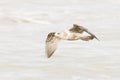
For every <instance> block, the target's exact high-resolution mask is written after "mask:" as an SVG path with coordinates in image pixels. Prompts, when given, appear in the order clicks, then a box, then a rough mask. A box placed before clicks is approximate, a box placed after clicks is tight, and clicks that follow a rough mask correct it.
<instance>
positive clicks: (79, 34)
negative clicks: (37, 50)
mask: <svg viewBox="0 0 120 80" xmlns="http://www.w3.org/2000/svg"><path fill="white" fill-rule="evenodd" d="M85 32H86V33H88V34H89V35H84V34H83V33H85ZM94 38H95V39H97V40H99V39H98V38H97V37H96V36H95V35H94V34H93V33H91V32H90V31H89V30H88V29H86V28H84V27H83V26H80V25H77V24H73V27H72V28H70V29H68V30H66V31H64V32H60V33H57V32H50V33H49V34H48V36H47V39H46V46H45V53H46V55H47V58H50V57H51V56H52V55H53V53H54V52H55V50H56V48H57V45H58V42H59V41H60V40H68V41H75V40H83V41H89V40H93V39H94Z"/></svg>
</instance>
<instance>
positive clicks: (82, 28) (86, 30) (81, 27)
mask: <svg viewBox="0 0 120 80" xmlns="http://www.w3.org/2000/svg"><path fill="white" fill-rule="evenodd" d="M73 26H78V27H79V28H80V30H82V31H85V32H87V33H88V34H90V35H91V36H92V37H93V38H96V39H97V40H98V41H99V39H98V38H97V37H96V36H95V35H94V34H93V33H91V32H90V31H88V29H86V28H85V27H83V26H79V25H77V24H73Z"/></svg>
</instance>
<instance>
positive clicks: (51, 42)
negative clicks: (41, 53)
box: [45, 32, 60, 58]
mask: <svg viewBox="0 0 120 80" xmlns="http://www.w3.org/2000/svg"><path fill="white" fill-rule="evenodd" d="M59 40H60V38H58V37H56V36H55V32H51V33H49V34H48V36H47V39H46V47H45V52H46V55H47V57H48V58H50V57H51V56H52V54H53V53H54V52H55V50H56V48H57V44H58V42H59Z"/></svg>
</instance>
